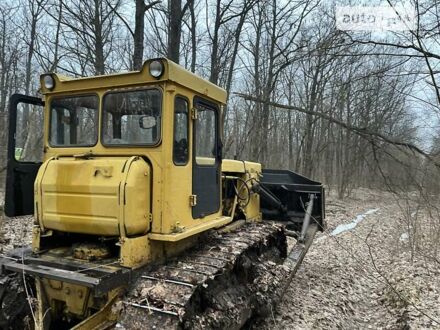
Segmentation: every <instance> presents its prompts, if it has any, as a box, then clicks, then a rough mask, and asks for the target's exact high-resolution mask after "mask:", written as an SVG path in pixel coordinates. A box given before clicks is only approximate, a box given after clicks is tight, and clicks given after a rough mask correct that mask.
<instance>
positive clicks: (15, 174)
mask: <svg viewBox="0 0 440 330" xmlns="http://www.w3.org/2000/svg"><path fill="white" fill-rule="evenodd" d="M43 106H44V103H43V101H42V100H41V99H40V98H38V97H31V96H27V95H21V94H14V95H12V96H11V98H10V100H9V132H8V152H7V170H6V174H7V177H6V192H5V214H6V215H7V216H9V217H13V216H20V215H29V214H33V213H34V181H35V178H36V176H37V172H38V169H39V168H40V166H41V164H42V159H43V145H44V142H43Z"/></svg>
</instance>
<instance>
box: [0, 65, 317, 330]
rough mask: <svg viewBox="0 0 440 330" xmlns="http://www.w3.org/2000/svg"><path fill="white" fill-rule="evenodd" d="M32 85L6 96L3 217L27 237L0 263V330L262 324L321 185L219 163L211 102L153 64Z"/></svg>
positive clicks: (200, 84)
mask: <svg viewBox="0 0 440 330" xmlns="http://www.w3.org/2000/svg"><path fill="white" fill-rule="evenodd" d="M40 83H41V95H42V97H41V98H37V97H30V96H26V95H18V94H15V95H12V96H11V98H10V105H9V114H10V117H9V142H8V151H7V154H8V167H7V182H6V195H5V214H6V215H7V216H9V217H17V216H24V215H31V214H33V218H29V219H33V220H29V221H33V227H32V245H31V246H30V247H27V248H26V247H24V248H18V249H15V250H13V251H10V252H9V253H8V254H7V255H5V256H3V257H2V258H1V259H0V328H2V329H21V328H36V329H70V328H72V329H107V328H117V329H151V328H154V329H198V328H204V329H205V328H207V329H209V328H227V329H239V328H241V327H243V326H245V325H246V326H247V325H249V324H251V323H250V322H253V320H255V319H256V318H257V317H261V316H264V315H267V313H269V312H270V309H271V308H272V306H273V305H274V304H276V303H277V301H279V299H280V298H281V297H282V294H283V292H284V291H285V289H286V287H287V286H288V285H289V283H290V282H291V280H292V277H293V274H294V273H295V272H296V270H297V268H298V266H299V265H300V263H301V261H302V259H303V257H304V255H305V253H306V252H307V250H308V248H309V246H310V244H311V242H312V240H313V238H314V236H315V233H316V232H317V231H319V230H322V228H323V226H324V192H323V187H322V185H321V184H320V183H318V182H315V181H312V180H310V179H308V178H306V177H303V176H301V175H299V174H296V173H294V172H291V171H288V170H273V169H262V166H261V164H258V163H255V162H250V161H241V160H229V159H222V118H223V117H222V107H223V106H224V104H225V102H226V96H227V95H226V92H225V91H224V90H223V89H222V88H219V87H217V86H215V85H214V84H212V83H210V82H208V81H206V80H204V79H202V78H200V77H198V76H196V75H194V74H193V73H191V72H188V71H186V70H185V69H183V68H182V67H180V66H179V65H177V64H175V63H173V62H171V61H169V60H167V59H163V58H161V59H152V60H148V61H146V62H145V63H144V65H143V67H142V69H141V70H140V71H135V72H127V73H121V74H113V75H105V76H95V77H87V78H68V77H65V76H62V75H59V74H55V73H48V74H43V75H42V76H41V79H40ZM39 132H42V136H41V137H40V136H39ZM40 142H41V147H39V146H38V145H39V143H40ZM40 158H41V161H40Z"/></svg>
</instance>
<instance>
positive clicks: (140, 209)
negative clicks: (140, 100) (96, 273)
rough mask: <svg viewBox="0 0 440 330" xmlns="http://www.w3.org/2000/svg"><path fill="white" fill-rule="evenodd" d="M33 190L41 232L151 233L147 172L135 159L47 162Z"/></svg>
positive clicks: (52, 160)
mask: <svg viewBox="0 0 440 330" xmlns="http://www.w3.org/2000/svg"><path fill="white" fill-rule="evenodd" d="M36 185H37V186H38V187H39V189H40V195H39V198H38V200H39V201H40V205H41V206H42V207H40V208H39V216H38V218H39V221H40V223H41V224H42V227H43V228H45V229H52V230H59V231H63V232H73V233H82V234H93V235H102V236H119V235H120V234H121V235H122V236H133V235H139V234H145V233H146V232H147V231H148V230H149V228H150V219H149V215H150V212H151V208H150V189H149V188H150V167H149V166H148V164H147V163H146V162H145V161H144V160H143V159H141V158H139V157H131V158H125V157H112V158H108V157H99V158H98V157H97V158H94V159H80V158H72V157H60V158H56V159H50V160H48V161H47V162H46V164H45V166H44V174H42V175H39V176H38V178H37V183H36ZM120 230H121V233H120Z"/></svg>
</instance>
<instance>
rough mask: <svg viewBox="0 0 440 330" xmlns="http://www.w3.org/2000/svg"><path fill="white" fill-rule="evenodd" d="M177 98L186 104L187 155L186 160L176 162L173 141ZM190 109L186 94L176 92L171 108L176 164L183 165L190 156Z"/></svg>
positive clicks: (174, 162) (186, 163) (174, 161)
mask: <svg viewBox="0 0 440 330" xmlns="http://www.w3.org/2000/svg"><path fill="white" fill-rule="evenodd" d="M178 99H181V100H183V101H185V102H186V105H187V112H186V130H187V131H186V140H187V146H188V155H187V157H186V161H185V162H184V163H176V159H175V158H174V156H175V150H174V142H175V141H176V139H175V138H176V101H177V100H178ZM190 109H191V104H190V102H189V99H188V98H187V97H186V96H183V95H181V94H177V95H176V96H175V97H174V109H173V164H174V165H176V166H185V165H188V162H189V160H190V158H191V155H190V153H191V148H190V145H191V144H190V135H191V134H190V121H191V118H190Z"/></svg>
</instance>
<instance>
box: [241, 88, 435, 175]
mask: <svg viewBox="0 0 440 330" xmlns="http://www.w3.org/2000/svg"><path fill="white" fill-rule="evenodd" d="M234 94H235V95H237V96H239V97H241V98H243V99H245V100H248V101H253V102H258V103H264V104H268V105H271V106H273V107H277V108H280V109H286V110H294V111H298V112H302V113H305V114H308V115H313V116H317V117H319V118H322V119H324V120H327V121H329V122H331V123H334V124H336V125H338V126H341V127H343V128H345V129H347V130H349V131H351V132H354V133H355V134H358V135H360V136H362V137H363V138H365V139H368V140H372V138H375V139H376V140H380V141H383V142H386V143H389V144H392V145H395V146H399V147H404V148H407V149H409V150H411V151H413V152H416V153H418V154H419V155H422V156H423V157H425V158H426V159H428V160H429V161H431V162H432V163H433V164H434V165H435V166H436V167H438V168H440V163H438V162H437V161H435V160H434V158H433V157H431V155H430V154H429V153H427V152H425V151H423V150H422V149H420V148H419V147H417V146H416V145H414V144H412V143H408V142H402V141H399V140H395V139H393V138H391V137H388V136H385V135H383V134H381V133H379V132H375V131H371V130H369V129H367V128H366V127H357V126H353V125H349V124H347V123H345V122H343V121H341V120H339V119H336V118H334V117H332V116H329V115H327V114H325V113H322V112H318V111H312V110H307V109H304V108H301V107H297V106H292V105H285V104H280V103H276V102H271V101H266V100H263V99H260V98H258V97H255V96H252V95H248V94H243V93H234Z"/></svg>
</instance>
